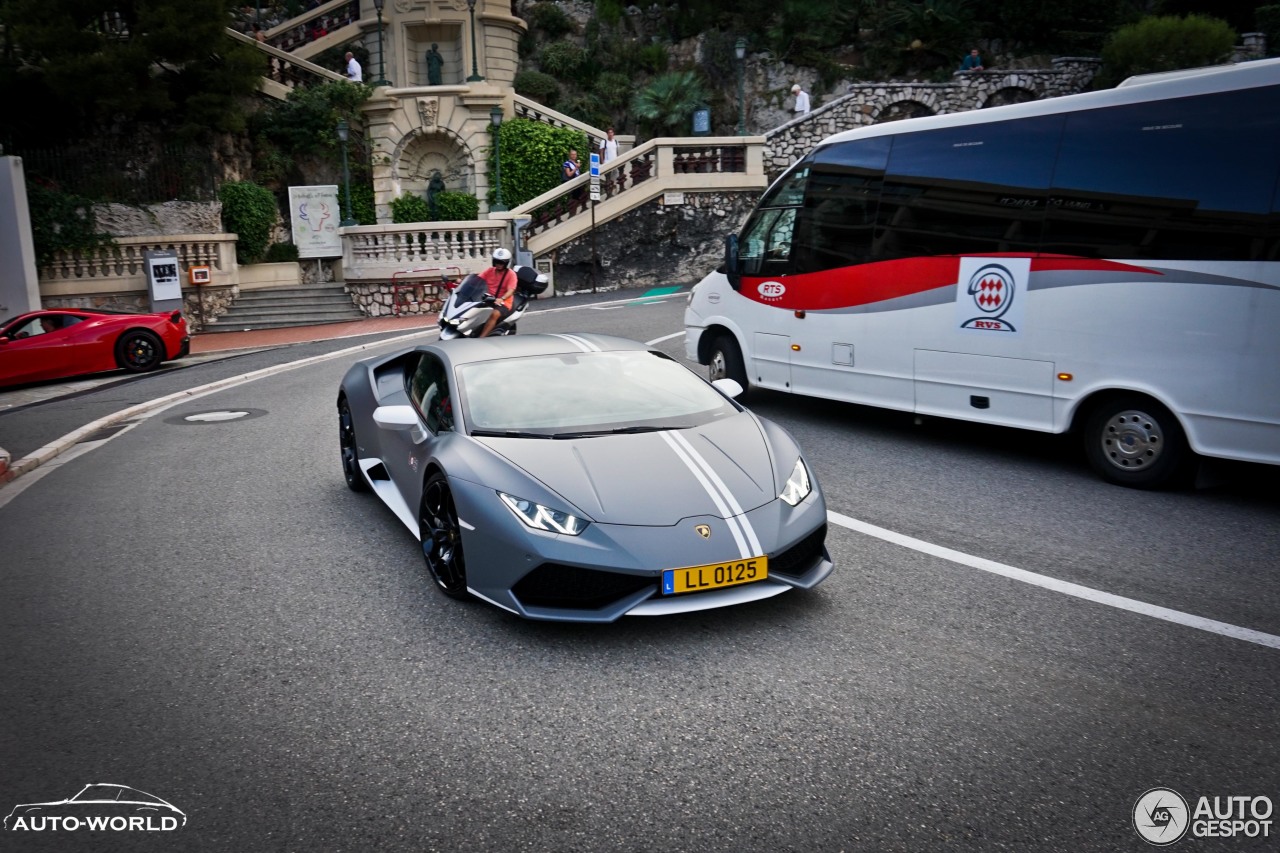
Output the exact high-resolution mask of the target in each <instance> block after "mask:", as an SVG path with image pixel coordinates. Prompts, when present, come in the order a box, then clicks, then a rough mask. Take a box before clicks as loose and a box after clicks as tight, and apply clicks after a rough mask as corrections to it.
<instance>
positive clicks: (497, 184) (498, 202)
mask: <svg viewBox="0 0 1280 853" xmlns="http://www.w3.org/2000/svg"><path fill="white" fill-rule="evenodd" d="M489 121H490V122H491V123H492V124H493V204H492V205H490V207H489V210H490V211H491V212H493V213H502V212H504V211H505V210H506V209H507V206H506V205H505V204H503V203H502V144H501V142H500V139H501V137H502V133H501V130H502V107H499V106H496V105H495V106H494V107H493V109H491V110H489Z"/></svg>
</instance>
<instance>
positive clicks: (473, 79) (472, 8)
mask: <svg viewBox="0 0 1280 853" xmlns="http://www.w3.org/2000/svg"><path fill="white" fill-rule="evenodd" d="M467 10H468V11H469V12H470V13H471V76H470V77H468V78H467V82H468V83H478V82H480V81H481V80H483V79H484V78H483V77H481V76H480V68H479V67H478V66H477V65H476V0H467Z"/></svg>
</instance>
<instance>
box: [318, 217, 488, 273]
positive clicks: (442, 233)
mask: <svg viewBox="0 0 1280 853" xmlns="http://www.w3.org/2000/svg"><path fill="white" fill-rule="evenodd" d="M508 233H509V232H508V228H507V223H506V222H505V221H504V220H500V219H498V220H489V221H474V222H412V223H408V224H404V225H357V226H352V227H348V228H343V229H342V273H343V277H344V278H345V279H346V281H347V283H348V284H350V283H352V282H371V281H373V282H383V281H385V282H390V281H391V277H392V275H395V274H397V273H399V274H404V273H407V272H409V271H411V270H415V269H419V268H444V267H457V268H458V269H460V270H461V271H462V272H463V273H464V274H465V273H469V272H478V271H479V270H482V269H484V268H485V267H487V266H489V256H490V255H492V254H493V250H494V249H496V248H498V247H499V246H503V245H508V244H509V243H510V242H511V241H510V238H509V237H508Z"/></svg>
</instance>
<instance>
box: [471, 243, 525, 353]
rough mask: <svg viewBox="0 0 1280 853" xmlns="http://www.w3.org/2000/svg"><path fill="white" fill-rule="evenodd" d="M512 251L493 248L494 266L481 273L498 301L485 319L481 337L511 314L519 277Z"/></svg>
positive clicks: (490, 293)
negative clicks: (515, 269) (512, 267)
mask: <svg viewBox="0 0 1280 853" xmlns="http://www.w3.org/2000/svg"><path fill="white" fill-rule="evenodd" d="M510 267H511V252H510V251H509V250H507V249H504V248H502V247H501V246H499V247H498V248H496V249H494V250H493V266H491V267H489V269H487V270H485V271H484V272H482V273H480V278H481V279H483V280H484V283H485V284H487V285H488V286H489V295H490V296H492V297H493V298H494V299H495V300H496V303H495V304H494V306H493V312H492V313H491V314H490V315H489V319H488V320H486V321H485V324H484V329H483V330H482V331H481V332H480V337H482V338H485V337H488V336H489V333H490V332H492V331H493V329H494V327H495V326H497V325H498V323H500V322H502V321H503V320H505V319H506V318H507V317H510V316H511V308H512V305H513V304H514V303H515V297H516V285H517V284H518V283H519V279H517V278H516V274H515V273H514V272H512V271H511V269H510Z"/></svg>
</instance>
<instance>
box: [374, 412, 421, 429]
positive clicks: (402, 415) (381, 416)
mask: <svg viewBox="0 0 1280 853" xmlns="http://www.w3.org/2000/svg"><path fill="white" fill-rule="evenodd" d="M373 422H374V423H375V424H377V425H378V426H379V427H381V428H382V429H389V430H394V431H403V430H407V429H413V428H414V427H418V426H421V423H420V422H419V421H418V412H417V410H416V409H414V408H413V406H379V407H378V408H376V409H374V410H373Z"/></svg>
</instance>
